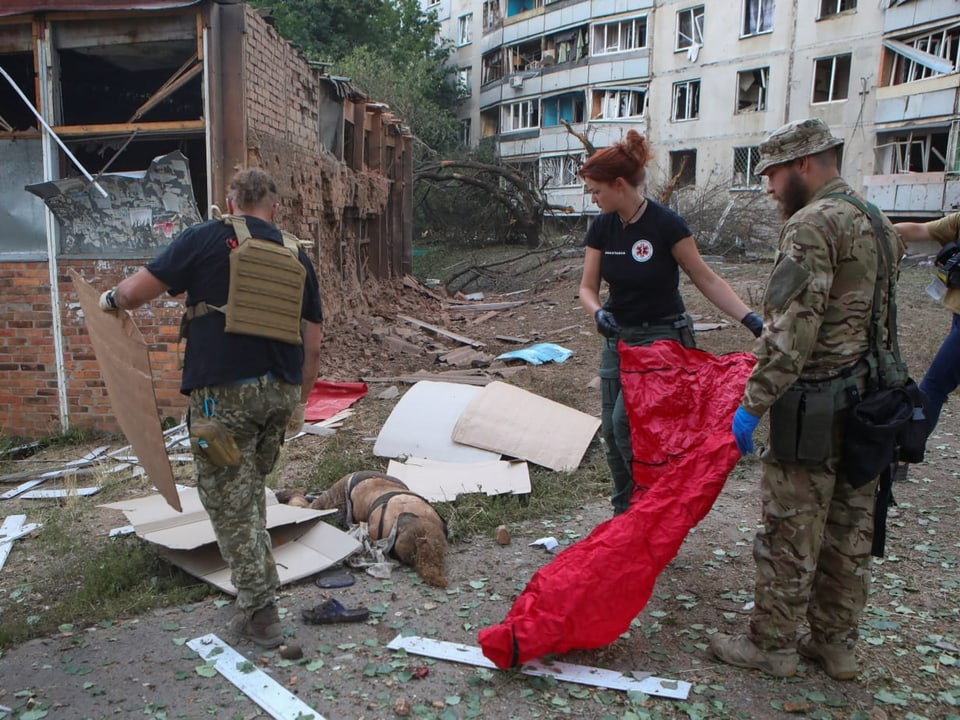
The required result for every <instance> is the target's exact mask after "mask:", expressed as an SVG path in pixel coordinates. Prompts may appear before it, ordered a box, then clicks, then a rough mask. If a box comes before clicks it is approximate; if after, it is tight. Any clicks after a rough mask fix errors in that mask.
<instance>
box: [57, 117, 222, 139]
mask: <svg viewBox="0 0 960 720" xmlns="http://www.w3.org/2000/svg"><path fill="white" fill-rule="evenodd" d="M205 128H206V122H205V121H204V120H202V119H200V120H168V121H164V122H135V123H105V124H103V125H58V126H56V127H54V128H53V131H54V132H55V133H57V135H59V136H60V137H84V136H98V135H128V134H130V133H132V132H133V131H134V130H136V131H137V132H139V133H140V134H141V135H146V134H150V135H169V134H174V133H183V132H191V131H200V132H203V130H204V129H205Z"/></svg>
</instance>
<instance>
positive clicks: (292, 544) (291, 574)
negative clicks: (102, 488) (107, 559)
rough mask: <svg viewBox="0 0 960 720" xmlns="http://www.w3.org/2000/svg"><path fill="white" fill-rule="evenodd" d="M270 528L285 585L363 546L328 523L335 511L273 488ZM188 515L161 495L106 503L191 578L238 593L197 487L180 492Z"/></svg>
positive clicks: (269, 517) (277, 561) (227, 591)
mask: <svg viewBox="0 0 960 720" xmlns="http://www.w3.org/2000/svg"><path fill="white" fill-rule="evenodd" d="M266 497H267V529H268V530H269V531H270V537H271V538H272V540H273V558H274V560H275V561H276V563H277V573H278V574H279V576H280V584H281V585H286V584H287V583H291V582H294V581H296V580H300V579H302V578H305V577H309V576H310V575H313V574H315V573H318V572H320V571H321V570H324V569H325V568H328V567H330V566H331V565H333V564H334V563H336V562H339V561H340V560H343V559H344V558H345V557H347V556H348V555H351V554H353V553H354V552H356V551H357V550H359V549H360V547H361V546H360V543H359V542H357V541H356V540H355V539H353V538H352V537H350V536H349V535H347V534H346V533H345V532H342V531H340V530H337V528H335V527H333V526H332V525H329V524H327V523H324V522H319V520H320V518H322V517H323V516H324V515H329V514H331V513H333V512H336V511H334V510H308V509H306V508H298V507H292V506H290V505H283V504H281V503H278V502H277V499H276V497H275V496H274V494H273V493H272V492H271V491H270V490H269V489H268V490H267V491H266ZM180 501H181V503H182V505H183V512H182V513H177V512H175V511H174V510H172V509H171V508H170V507H169V506H168V505H167V503H166V502H165V500H164V499H163V498H162V497H161V496H160V495H151V496H148V497H145V498H136V499H131V500H121V501H119V502H115V503H110V504H108V505H102V506H101V507H105V508H110V509H112V510H121V511H122V512H123V514H124V515H126V517H127V520H128V521H129V522H130V524H131V525H133V527H134V532H136V534H137V535H139V536H140V537H141V538H143V539H144V540H147V541H148V542H151V543H154V544H156V545H159V546H160V548H161V549H160V555H161V556H162V557H164V558H166V559H167V560H169V561H170V562H171V563H173V564H174V565H177V566H178V567H181V568H183V569H184V570H186V571H187V572H188V573H190V574H191V575H194V576H196V577H198V578H200V579H201V580H204V581H206V582H209V583H210V584H211V585H214V586H216V587H218V588H220V589H221V590H223V591H224V592H226V593H229V594H231V595H235V594H236V592H237V590H236V588H235V587H234V586H233V584H232V583H231V582H230V569H229V568H228V567H227V563H226V561H224V559H223V558H222V557H221V556H220V550H219V548H218V547H217V544H216V534H215V533H214V531H213V525H212V524H211V523H210V518H209V516H208V515H207V512H206V511H205V510H204V509H203V505H202V504H201V503H200V496H199V494H198V493H197V489H196V488H187V489H186V490H181V492H180Z"/></svg>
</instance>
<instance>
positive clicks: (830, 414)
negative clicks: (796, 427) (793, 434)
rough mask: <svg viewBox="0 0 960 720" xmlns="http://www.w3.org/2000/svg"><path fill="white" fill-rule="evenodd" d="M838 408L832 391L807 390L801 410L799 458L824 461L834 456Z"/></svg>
mask: <svg viewBox="0 0 960 720" xmlns="http://www.w3.org/2000/svg"><path fill="white" fill-rule="evenodd" d="M835 418H836V409H835V402H834V394H833V393H832V392H816V391H807V392H805V393H804V394H803V406H802V408H801V411H800V432H799V436H798V437H797V460H798V461H800V462H812V463H819V462H823V461H824V460H826V459H827V458H829V457H832V456H833V452H834V447H833V446H834V443H833V440H834V436H835V434H836V433H835V432H834V423H835Z"/></svg>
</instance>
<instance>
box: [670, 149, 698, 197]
mask: <svg viewBox="0 0 960 720" xmlns="http://www.w3.org/2000/svg"><path fill="white" fill-rule="evenodd" d="M670 181H671V182H672V183H673V185H674V187H677V188H682V187H688V186H690V185H695V184H696V182H697V151H696V150H672V151H671V152H670Z"/></svg>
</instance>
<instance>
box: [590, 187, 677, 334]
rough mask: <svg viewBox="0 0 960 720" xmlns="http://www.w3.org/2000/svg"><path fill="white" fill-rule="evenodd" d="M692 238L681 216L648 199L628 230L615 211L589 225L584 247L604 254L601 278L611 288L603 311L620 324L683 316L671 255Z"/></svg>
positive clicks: (675, 267) (601, 263)
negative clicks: (640, 213) (678, 244)
mask: <svg viewBox="0 0 960 720" xmlns="http://www.w3.org/2000/svg"><path fill="white" fill-rule="evenodd" d="M690 235H691V233H690V228H689V227H687V224H686V223H685V222H684V220H683V218H681V217H680V216H679V215H677V214H676V213H675V212H673V210H670V209H669V208H666V207H664V206H663V205H660V204H659V203H656V202H654V201H653V200H650V199H649V198H648V200H647V209H646V210H645V211H644V213H643V215H642V216H641V217H640V219H639V220H637V221H636V222H635V223H632V224H630V225H627V227H623V223H621V222H620V216H619V215H618V214H617V213H615V212H613V213H606V214H604V215H600V216H598V217H597V218H596V219H595V220H594V221H593V222H592V223H591V224H590V228H589V229H588V230H587V235H586V237H585V238H584V245H586V246H587V247H591V248H596V249H597V250H599V251H600V252H601V253H603V257H602V259H601V261H600V277H601V278H603V279H604V280H605V281H606V282H607V284H608V285H609V286H610V295H609V297H608V298H607V301H606V302H605V303H604V307H605V308H606V309H607V310H609V311H610V312H612V313H613V316H614V317H615V318H616V319H617V322H618V323H620V325H622V326H624V327H630V326H631V325H637V324H639V323H641V322H644V321H652V320H657V319H659V318H664V317H669V316H672V315H679V314H680V313H683V312H684V306H683V299H682V298H681V297H680V266H679V265H678V264H677V261H676V260H675V259H674V257H673V253H672V252H671V251H672V249H673V246H674V245H676V244H677V242H679V241H680V240H682V239H683V238H685V237H689V236H690Z"/></svg>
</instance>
